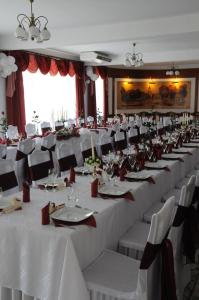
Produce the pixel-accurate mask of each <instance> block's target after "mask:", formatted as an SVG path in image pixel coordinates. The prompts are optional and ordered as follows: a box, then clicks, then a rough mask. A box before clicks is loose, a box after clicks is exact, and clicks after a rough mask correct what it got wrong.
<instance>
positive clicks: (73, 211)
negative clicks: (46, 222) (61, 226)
mask: <svg viewBox="0 0 199 300" xmlns="http://www.w3.org/2000/svg"><path fill="white" fill-rule="evenodd" d="M93 213H94V212H93V211H91V210H88V209H84V208H79V207H64V208H62V209H59V210H57V211H55V212H54V213H52V214H51V218H52V219H54V220H57V221H65V222H81V221H83V220H85V219H87V218H89V217H90V216H92V215H93Z"/></svg>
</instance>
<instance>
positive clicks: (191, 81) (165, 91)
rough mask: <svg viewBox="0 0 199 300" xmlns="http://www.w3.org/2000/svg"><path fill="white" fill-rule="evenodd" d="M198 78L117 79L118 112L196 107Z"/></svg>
mask: <svg viewBox="0 0 199 300" xmlns="http://www.w3.org/2000/svg"><path fill="white" fill-rule="evenodd" d="M194 102H195V78H177V79H176V78H175V79H174V78H169V79H126V78H118V79H116V80H115V113H122V112H126V113H133V112H139V111H151V110H157V111H160V112H167V111H175V112H181V111H189V112H193V111H194Z"/></svg>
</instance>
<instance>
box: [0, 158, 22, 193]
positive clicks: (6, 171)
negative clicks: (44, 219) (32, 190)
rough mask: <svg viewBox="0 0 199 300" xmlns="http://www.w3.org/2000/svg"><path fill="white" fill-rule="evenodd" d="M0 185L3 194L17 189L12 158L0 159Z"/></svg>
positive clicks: (14, 191)
mask: <svg viewBox="0 0 199 300" xmlns="http://www.w3.org/2000/svg"><path fill="white" fill-rule="evenodd" d="M0 187H1V188H2V190H3V195H5V196H7V195H11V194H13V193H16V192H18V191H19V188H18V184H17V178H16V175H15V172H14V163H13V161H12V160H9V159H0Z"/></svg>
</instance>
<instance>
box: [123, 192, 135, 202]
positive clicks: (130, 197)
mask: <svg viewBox="0 0 199 300" xmlns="http://www.w3.org/2000/svg"><path fill="white" fill-rule="evenodd" d="M124 199H127V200H131V201H135V199H134V197H133V195H132V193H131V192H127V193H126V194H125V195H124Z"/></svg>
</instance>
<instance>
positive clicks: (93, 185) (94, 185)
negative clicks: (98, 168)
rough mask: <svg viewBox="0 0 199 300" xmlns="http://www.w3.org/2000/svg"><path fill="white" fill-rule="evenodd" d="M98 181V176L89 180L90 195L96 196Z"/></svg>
mask: <svg viewBox="0 0 199 300" xmlns="http://www.w3.org/2000/svg"><path fill="white" fill-rule="evenodd" d="M98 182H99V179H98V178H96V179H95V180H94V181H93V182H91V197H97V193H98Z"/></svg>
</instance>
